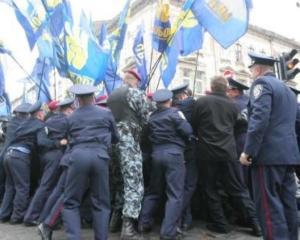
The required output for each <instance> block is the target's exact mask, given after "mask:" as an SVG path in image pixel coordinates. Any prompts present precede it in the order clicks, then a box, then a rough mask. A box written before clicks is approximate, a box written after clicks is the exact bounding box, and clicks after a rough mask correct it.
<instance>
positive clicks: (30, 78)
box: [8, 54, 49, 97]
mask: <svg viewBox="0 0 300 240" xmlns="http://www.w3.org/2000/svg"><path fill="white" fill-rule="evenodd" d="M8 55H9V56H10V57H11V59H12V60H13V61H14V62H15V63H16V64H17V65H18V67H19V68H21V69H22V70H23V72H24V73H25V74H26V75H27V79H29V80H31V81H32V82H33V83H34V85H36V86H38V84H37V82H36V81H35V80H34V79H33V77H32V76H31V75H30V74H29V73H28V72H27V71H26V69H25V68H24V67H23V66H22V65H21V64H20V63H19V61H18V60H17V59H16V58H15V57H14V56H13V55H12V54H8ZM41 91H42V92H43V93H45V94H46V95H47V96H48V93H47V92H46V91H45V90H44V89H41ZM48 97H49V96H48Z"/></svg>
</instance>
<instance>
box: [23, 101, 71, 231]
mask: <svg viewBox="0 0 300 240" xmlns="http://www.w3.org/2000/svg"><path fill="white" fill-rule="evenodd" d="M73 102H74V99H71V98H69V99H65V100H64V101H62V102H61V103H58V107H59V112H58V113H56V114H54V115H52V116H51V117H49V118H48V120H47V121H46V127H47V134H48V137H49V139H51V140H53V141H56V142H58V144H57V145H56V146H54V147H53V148H44V151H43V152H42V153H41V157H40V161H41V169H42V172H41V179H40V185H39V187H38V189H37V190H36V192H35V194H34V196H33V198H32V200H31V203H30V205H29V207H28V210H27V212H26V215H25V217H24V222H25V223H27V224H34V225H36V224H35V222H36V221H37V220H38V218H39V215H40V213H41V211H42V208H43V206H44V203H45V201H46V199H47V198H48V197H49V195H50V194H51V191H52V189H53V187H54V186H55V184H56V182H57V180H58V178H59V175H60V171H59V162H60V159H61V158H62V156H63V154H64V148H65V146H66V144H67V126H68V125H67V116H68V115H70V114H71V113H72V111H73V109H72V104H73Z"/></svg>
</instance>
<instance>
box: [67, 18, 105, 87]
mask: <svg viewBox="0 0 300 240" xmlns="http://www.w3.org/2000/svg"><path fill="white" fill-rule="evenodd" d="M87 21H88V19H87V18H85V17H82V19H81V21H80V27H79V28H77V27H76V26H75V27H73V28H71V27H72V26H68V27H66V29H65V37H64V43H65V53H66V54H65V59H66V61H67V65H68V73H69V74H70V77H71V79H72V80H73V81H74V82H76V83H85V84H95V83H96V82H97V83H99V82H100V81H102V80H104V77H105V73H106V69H107V64H108V59H109V57H110V49H104V48H102V47H101V46H99V44H98V43H97V39H96V38H95V37H94V35H93V34H92V29H90V27H91V26H90V24H89V23H88V22H87Z"/></svg>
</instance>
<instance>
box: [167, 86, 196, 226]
mask: <svg viewBox="0 0 300 240" xmlns="http://www.w3.org/2000/svg"><path fill="white" fill-rule="evenodd" d="M188 86H189V85H188V84H187V83H184V84H180V85H178V86H176V87H175V88H173V89H172V90H171V91H172V92H173V106H174V107H177V108H178V109H179V110H180V111H181V112H182V113H183V114H184V116H185V118H186V119H187V121H188V122H189V123H191V117H192V112H193V108H194V104H195V100H194V99H193V97H192V96H189V95H188ZM195 147H196V146H195V141H194V140H193V141H191V142H190V143H189V144H188V145H187V146H186V148H185V152H184V158H185V166H186V175H185V184H184V198H183V204H182V223H181V227H182V230H188V229H189V228H190V227H191V225H192V214H191V206H190V204H191V199H192V197H193V194H194V192H195V190H196V187H197V182H198V171H199V169H198V162H197V159H196V153H195Z"/></svg>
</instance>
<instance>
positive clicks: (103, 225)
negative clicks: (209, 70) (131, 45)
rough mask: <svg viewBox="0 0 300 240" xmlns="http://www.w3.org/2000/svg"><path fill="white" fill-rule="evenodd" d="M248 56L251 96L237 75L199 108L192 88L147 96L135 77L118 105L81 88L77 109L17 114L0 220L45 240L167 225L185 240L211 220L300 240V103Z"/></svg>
mask: <svg viewBox="0 0 300 240" xmlns="http://www.w3.org/2000/svg"><path fill="white" fill-rule="evenodd" d="M250 57H251V59H252V61H253V63H252V64H251V66H249V69H250V72H251V76H252V79H253V80H254V81H253V84H252V86H251V88H250V91H249V96H248V95H246V94H244V91H245V90H248V89H249V87H248V86H246V85H245V84H244V83H242V82H241V81H239V80H238V79H235V77H234V76H233V75H232V74H231V73H230V72H227V73H225V75H224V76H215V77H213V78H212V79H211V91H210V92H209V93H207V95H206V96H202V97H200V98H198V99H197V100H195V99H194V98H193V96H192V93H191V91H190V90H189V89H188V84H182V85H179V86H176V87H175V88H173V89H171V90H168V89H160V90H157V91H156V92H154V94H153V95H152V94H151V95H150V94H149V95H148V96H147V97H146V96H145V93H144V92H143V91H141V90H140V89H139V83H140V76H139V75H138V73H137V72H136V71H135V70H133V69H130V70H128V71H126V72H125V76H124V84H123V85H122V86H120V87H119V88H117V89H116V90H114V91H113V92H112V94H111V95H110V96H109V97H108V98H106V97H100V98H98V99H97V100H96V101H95V97H94V94H95V92H96V91H97V89H96V88H95V87H93V86H88V85H74V86H72V87H71V88H70V89H69V92H70V93H72V94H74V95H75V97H76V98H75V99H72V98H67V99H64V100H62V101H60V102H54V103H52V104H51V105H50V108H51V110H52V111H51V114H47V115H46V116H45V111H44V109H43V105H42V104H41V102H39V101H38V102H36V103H35V104H33V105H32V104H29V103H22V104H21V105H19V106H17V107H16V108H15V109H14V115H13V117H12V118H11V119H10V120H9V121H8V123H7V125H6V127H5V131H4V135H5V138H4V144H3V146H2V151H1V156H0V160H1V162H0V163H1V165H0V178H1V179H0V201H1V208H0V221H1V222H9V223H10V224H21V223H23V224H24V225H25V226H37V228H38V231H39V234H40V236H41V239H42V240H50V239H52V232H53V230H54V229H55V228H56V227H57V225H59V223H60V219H62V222H63V225H64V229H65V232H66V238H67V239H69V240H77V239H81V235H80V230H81V228H82V225H85V224H91V226H92V227H93V230H94V236H95V239H98V240H104V239H108V232H109V231H110V232H120V239H122V240H135V239H143V234H144V233H147V232H150V231H151V230H152V228H153V226H154V224H155V223H157V222H160V221H159V220H160V219H161V220H162V221H161V228H160V238H161V239H166V240H167V239H170V240H173V239H174V240H175V239H181V238H183V237H184V232H185V231H188V230H189V229H190V228H191V227H192V224H193V217H195V216H198V217H199V215H201V218H202V219H204V220H205V221H206V222H207V228H208V229H209V230H210V231H213V232H217V233H228V232H230V231H231V230H232V227H231V226H232V224H236V223H237V222H238V223H239V224H241V223H243V224H244V225H245V226H246V227H249V228H251V229H252V234H253V235H254V236H257V237H260V236H263V237H264V239H267V240H276V239H280V240H285V239H286V240H297V239H298V221H297V202H296V178H297V177H296V173H297V171H296V170H297V167H298V165H299V164H300V155H299V149H298V143H297V136H296V128H297V124H296V123H297V122H296V119H297V114H299V115H300V113H299V112H298V105H297V97H296V94H297V93H296V94H295V92H293V91H292V90H291V89H290V88H289V87H288V86H286V84H285V83H284V82H283V81H281V80H278V79H277V78H276V76H275V74H274V73H273V68H274V63H275V61H276V60H274V59H273V58H269V57H265V56H260V55H256V54H251V55H250ZM54 105H55V106H54ZM199 212H200V214H199ZM233 216H235V218H233Z"/></svg>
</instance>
